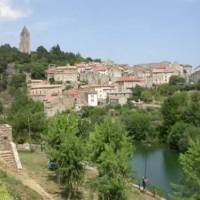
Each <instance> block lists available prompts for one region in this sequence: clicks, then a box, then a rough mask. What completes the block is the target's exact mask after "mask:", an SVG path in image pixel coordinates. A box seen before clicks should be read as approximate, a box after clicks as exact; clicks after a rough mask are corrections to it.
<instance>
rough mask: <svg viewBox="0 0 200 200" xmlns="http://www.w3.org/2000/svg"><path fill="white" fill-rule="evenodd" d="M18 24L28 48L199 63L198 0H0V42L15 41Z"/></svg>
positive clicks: (131, 59) (140, 60) (123, 59)
mask: <svg viewBox="0 0 200 200" xmlns="http://www.w3.org/2000/svg"><path fill="white" fill-rule="evenodd" d="M24 25H26V26H27V27H28V29H29V31H30V33H31V46H32V50H35V49H36V48H37V47H38V46H40V45H43V46H45V47H46V48H47V49H48V50H49V49H50V48H51V47H52V46H54V45H56V44H59V45H60V47H61V48H62V49H63V50H65V51H71V52H74V53H77V52H79V53H81V55H83V56H85V57H87V56H90V57H93V58H101V59H103V60H107V59H109V60H113V61H114V62H116V63H124V64H142V63H151V62H160V61H171V62H179V63H184V64H191V65H193V67H196V66H197V65H200V0H0V44H4V43H9V44H11V45H12V46H16V47H18V45H19V34H20V31H21V29H22V28H23V26H24Z"/></svg>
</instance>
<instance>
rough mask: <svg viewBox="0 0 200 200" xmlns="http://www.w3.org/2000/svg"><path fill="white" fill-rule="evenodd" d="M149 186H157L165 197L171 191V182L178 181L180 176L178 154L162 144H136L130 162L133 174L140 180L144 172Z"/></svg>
mask: <svg viewBox="0 0 200 200" xmlns="http://www.w3.org/2000/svg"><path fill="white" fill-rule="evenodd" d="M145 163H146V176H147V178H148V179H149V182H150V184H151V186H155V187H156V188H159V189H160V190H161V191H162V192H163V194H164V196H165V197H166V198H168V197H169V194H171V193H172V186H171V183H175V184H176V183H178V182H179V180H180V178H181V167H180V165H179V163H178V154H177V153H176V152H175V151H173V150H170V149H168V148H167V147H164V146H159V147H147V146H143V145H137V148H136V152H135V154H134V158H133V160H132V161H131V162H130V165H131V168H132V170H133V175H134V177H136V179H137V180H138V182H139V180H141V179H142V177H144V174H145Z"/></svg>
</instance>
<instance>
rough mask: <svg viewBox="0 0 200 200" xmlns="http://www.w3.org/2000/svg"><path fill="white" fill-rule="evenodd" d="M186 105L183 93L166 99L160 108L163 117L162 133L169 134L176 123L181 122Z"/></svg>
mask: <svg viewBox="0 0 200 200" xmlns="http://www.w3.org/2000/svg"><path fill="white" fill-rule="evenodd" d="M187 105H188V95H187V93H185V92H182V93H178V94H176V95H174V96H171V97H168V98H167V99H166V100H165V101H164V103H163V105H162V108H161V113H162V116H163V129H164V130H165V131H164V132H163V133H165V134H167V133H169V131H170V129H171V127H172V126H173V125H174V124H175V123H176V122H178V121H180V120H182V118H183V113H184V112H185V110H186V108H187Z"/></svg>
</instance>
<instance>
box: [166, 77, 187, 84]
mask: <svg viewBox="0 0 200 200" xmlns="http://www.w3.org/2000/svg"><path fill="white" fill-rule="evenodd" d="M184 84H185V79H184V78H183V77H180V76H176V75H173V76H171V77H170V79H169V85H175V86H182V85H184Z"/></svg>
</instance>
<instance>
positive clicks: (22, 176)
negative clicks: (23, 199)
mask: <svg viewBox="0 0 200 200" xmlns="http://www.w3.org/2000/svg"><path fill="white" fill-rule="evenodd" d="M0 169H1V170H2V171H4V172H6V173H7V174H8V175H9V176H12V177H14V178H15V179H16V180H19V181H20V182H21V183H22V184H23V185H25V186H27V187H29V188H30V189H32V190H34V191H35V192H37V193H38V194H39V195H40V196H41V197H42V198H43V199H44V200H54V199H53V198H52V196H51V195H50V194H49V193H47V192H46V191H45V190H44V188H42V187H41V185H40V184H38V183H37V182H36V181H35V180H33V179H32V178H30V177H29V176H28V175H27V174H26V172H24V171H21V172H20V173H16V172H13V171H11V170H9V169H7V167H6V166H4V164H3V163H2V162H1V164H0Z"/></svg>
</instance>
